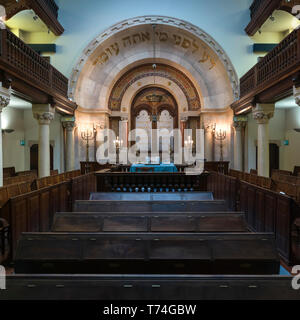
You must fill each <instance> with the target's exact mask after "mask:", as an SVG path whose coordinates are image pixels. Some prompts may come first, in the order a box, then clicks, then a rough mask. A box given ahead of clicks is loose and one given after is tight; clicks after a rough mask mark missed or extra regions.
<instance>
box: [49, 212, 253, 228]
mask: <svg viewBox="0 0 300 320" xmlns="http://www.w3.org/2000/svg"><path fill="white" fill-rule="evenodd" d="M247 231H249V230H248V228H247V225H246V221H245V215H244V214H239V213H225V214H224V213H222V214H220V213H209V214H205V215H204V214H203V213H195V214H193V215H192V216H188V215H179V214H175V215H174V214H172V213H167V214H166V213H165V214H164V215H161V214H160V213H157V214H156V215H155V216H154V215H153V214H145V213H141V215H140V216H137V215H131V214H122V215H120V214H119V215H117V214H116V215H110V214H109V213H108V214H101V213H100V214H94V213H56V214H55V216H54V221H53V225H52V232H247Z"/></svg>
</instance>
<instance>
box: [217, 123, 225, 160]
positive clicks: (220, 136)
mask: <svg viewBox="0 0 300 320" xmlns="http://www.w3.org/2000/svg"><path fill="white" fill-rule="evenodd" d="M214 137H215V139H216V140H217V141H220V162H221V161H223V141H224V140H225V139H226V131H225V130H223V131H222V129H220V130H219V131H217V130H216V131H215V132H214Z"/></svg>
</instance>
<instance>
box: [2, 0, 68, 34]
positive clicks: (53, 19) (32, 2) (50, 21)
mask: <svg viewBox="0 0 300 320" xmlns="http://www.w3.org/2000/svg"><path fill="white" fill-rule="evenodd" d="M2 2H3V3H2ZM2 2H1V4H2V5H4V6H5V9H6V19H10V18H11V17H13V16H14V15H15V14H17V13H18V12H20V11H23V10H26V9H32V10H33V11H34V12H35V13H36V14H37V15H38V16H39V17H40V19H41V20H43V22H44V23H45V24H46V25H47V27H48V28H49V29H50V30H51V31H52V32H53V33H54V34H55V35H56V36H59V35H61V34H62V33H63V32H64V28H63V27H62V25H61V24H60V23H59V21H58V9H59V8H58V6H57V4H56V3H55V1H54V0H23V1H19V2H16V1H15V0H3V1H2Z"/></svg>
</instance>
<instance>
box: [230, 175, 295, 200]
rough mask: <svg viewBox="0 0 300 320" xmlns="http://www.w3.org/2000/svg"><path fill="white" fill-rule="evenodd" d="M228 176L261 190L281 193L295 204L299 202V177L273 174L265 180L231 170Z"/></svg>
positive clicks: (264, 178)
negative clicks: (294, 201) (290, 198)
mask: <svg viewBox="0 0 300 320" xmlns="http://www.w3.org/2000/svg"><path fill="white" fill-rule="evenodd" d="M229 175H230V176H232V177H235V178H237V179H239V180H242V181H246V182H248V183H251V184H254V185H256V186H259V187H262V188H266V189H269V190H273V191H276V192H283V193H285V194H287V195H289V196H290V197H292V198H294V199H295V200H296V201H297V202H300V176H292V175H284V174H282V173H278V172H274V173H273V174H272V177H271V178H267V177H261V176H258V175H256V174H254V173H247V172H243V171H238V170H233V169H231V170H230V171H229Z"/></svg>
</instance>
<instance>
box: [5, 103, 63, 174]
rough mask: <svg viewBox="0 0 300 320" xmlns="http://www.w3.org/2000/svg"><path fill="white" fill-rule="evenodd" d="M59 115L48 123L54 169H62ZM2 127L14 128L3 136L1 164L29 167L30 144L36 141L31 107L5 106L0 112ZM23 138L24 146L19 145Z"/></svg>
mask: <svg viewBox="0 0 300 320" xmlns="http://www.w3.org/2000/svg"><path fill="white" fill-rule="evenodd" d="M60 119H61V116H60V115H59V114H58V113H56V114H55V119H54V120H53V121H52V122H51V124H50V140H51V142H52V144H53V145H54V150H53V151H54V159H53V166H54V169H58V170H59V171H60V172H61V170H63V159H64V154H63V148H62V143H63V141H62V132H63V129H62V125H61V121H60ZM2 120H3V121H2V123H3V128H4V129H14V132H13V133H9V134H8V133H7V134H4V136H3V166H4V167H13V166H14V167H15V168H16V171H24V170H29V169H30V146H31V145H32V144H35V143H38V122H37V120H35V119H34V118H33V115H32V110H31V109H26V110H22V109H17V108H12V107H7V108H5V109H4V110H3V112H2ZM20 140H25V146H21V145H20ZM61 160H62V161H61Z"/></svg>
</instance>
